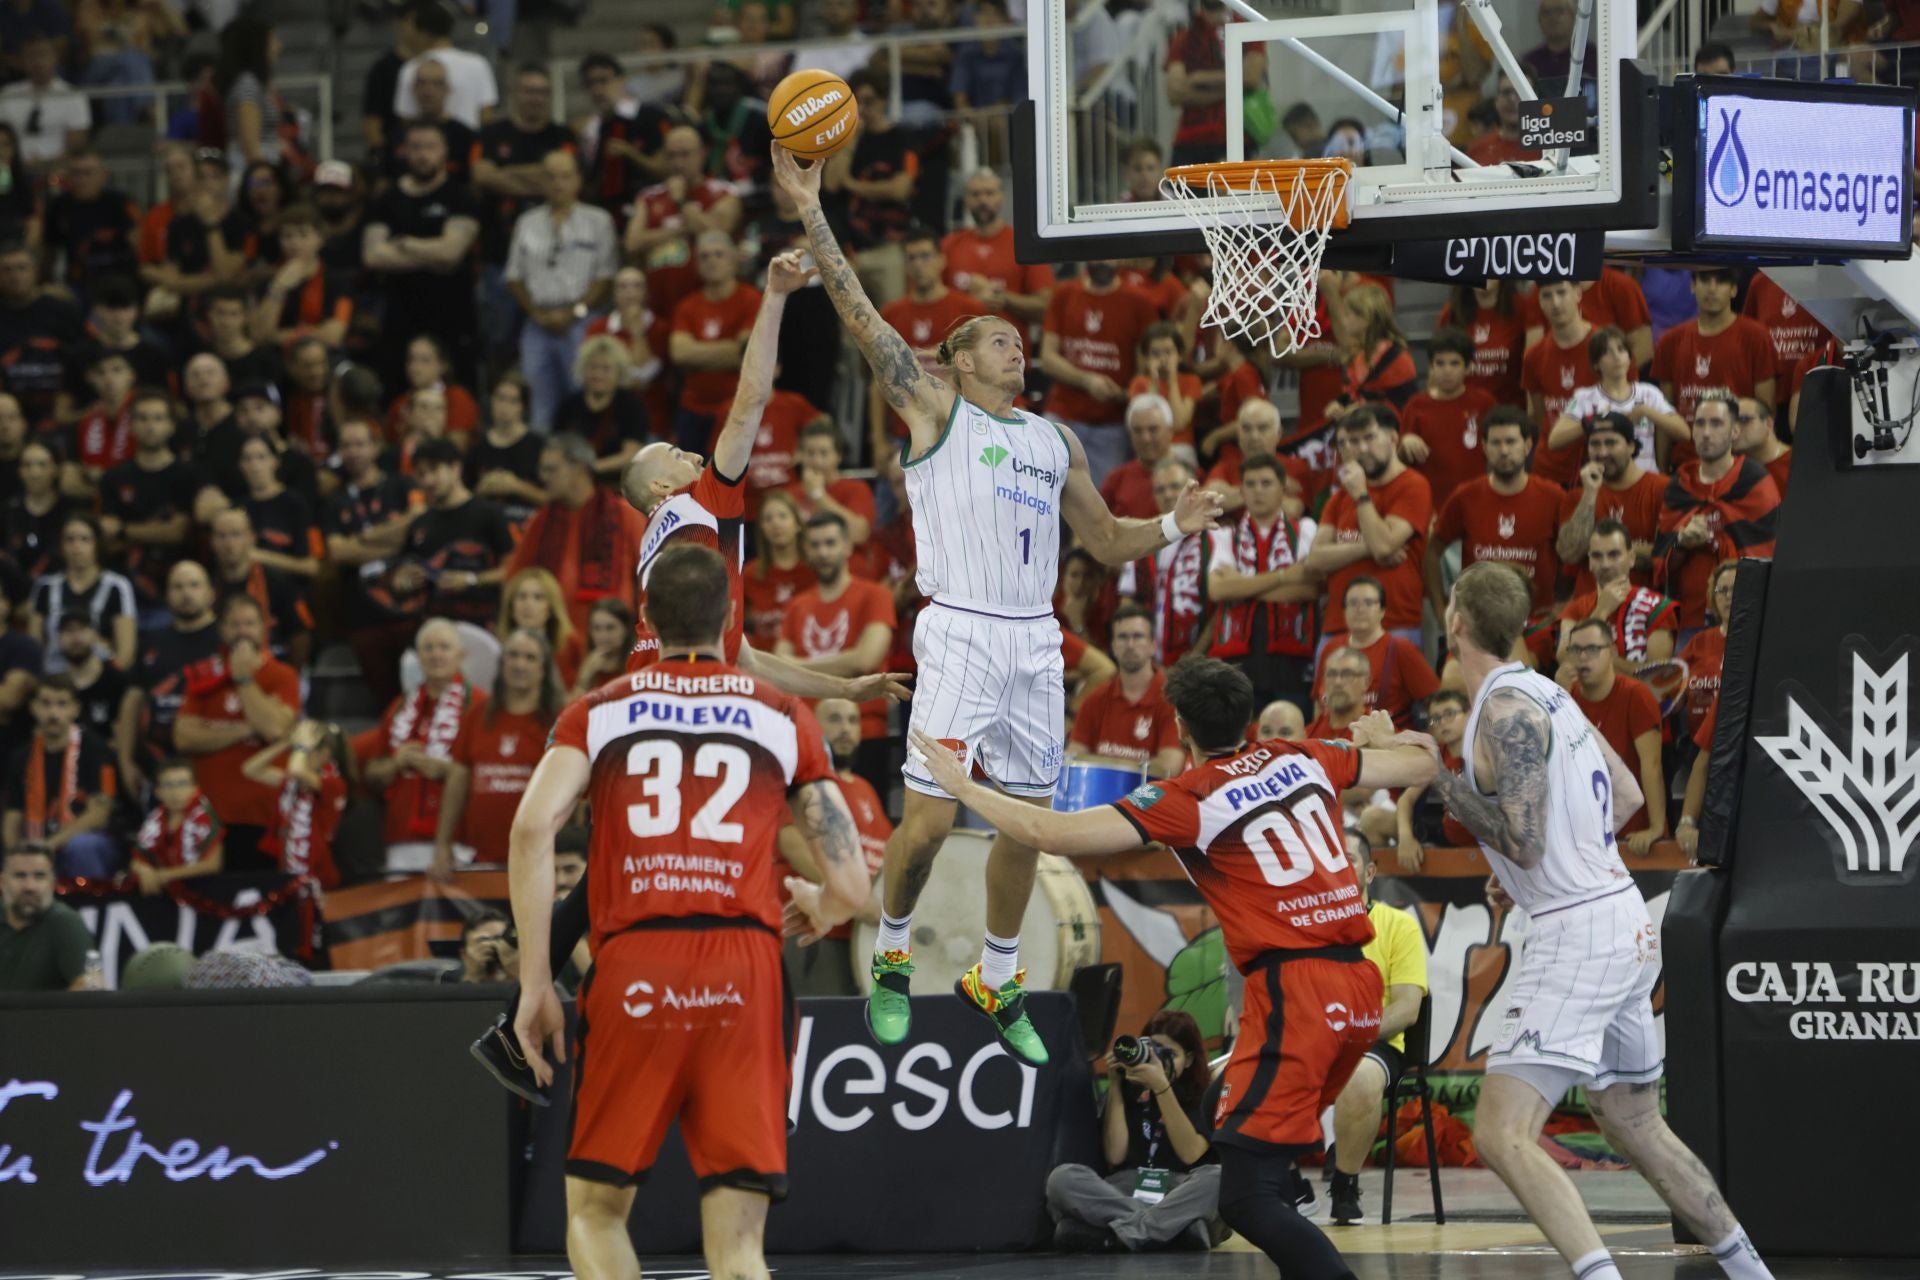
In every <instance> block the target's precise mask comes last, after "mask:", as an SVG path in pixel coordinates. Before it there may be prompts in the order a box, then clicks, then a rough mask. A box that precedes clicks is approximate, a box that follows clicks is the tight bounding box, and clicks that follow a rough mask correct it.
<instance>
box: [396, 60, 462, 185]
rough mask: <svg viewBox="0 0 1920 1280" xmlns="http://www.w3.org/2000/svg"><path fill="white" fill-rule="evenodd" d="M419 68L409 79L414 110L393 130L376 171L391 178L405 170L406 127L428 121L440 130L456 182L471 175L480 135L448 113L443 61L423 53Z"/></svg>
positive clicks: (448, 85)
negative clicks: (411, 78) (391, 137)
mask: <svg viewBox="0 0 1920 1280" xmlns="http://www.w3.org/2000/svg"><path fill="white" fill-rule="evenodd" d="M419 67H420V70H419V72H418V74H416V75H415V77H414V81H413V100H414V103H415V107H416V110H415V111H414V113H413V114H412V115H411V116H409V117H407V118H406V119H405V120H404V121H402V124H401V128H400V129H398V130H396V132H395V140H394V143H393V145H392V146H390V147H388V148H387V154H386V155H385V156H384V157H382V159H381V162H380V174H381V176H382V178H384V179H385V180H386V181H388V182H392V181H393V180H394V179H395V178H398V177H399V176H400V175H401V174H403V173H405V172H406V171H407V130H408V129H411V128H412V127H414V126H415V125H432V126H433V127H434V128H436V129H438V130H440V133H441V136H442V137H444V138H446V140H447V175H448V176H449V177H451V178H454V179H457V180H458V181H460V182H470V181H472V179H473V148H474V144H475V143H476V142H478V141H479V138H480V135H479V134H478V133H476V132H475V131H474V129H473V128H472V127H471V126H470V125H468V124H466V123H464V122H463V121H461V120H458V119H456V118H455V117H454V116H452V115H450V114H448V111H447V100H448V98H449V96H450V95H451V93H452V88H453V86H452V84H451V83H450V82H449V81H448V79H447V68H446V64H445V63H444V62H443V61H442V60H441V59H440V57H439V56H438V55H435V54H431V53H429V54H425V55H423V56H422V57H421V58H420V60H419Z"/></svg>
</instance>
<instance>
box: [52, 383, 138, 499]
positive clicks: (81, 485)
mask: <svg viewBox="0 0 1920 1280" xmlns="http://www.w3.org/2000/svg"><path fill="white" fill-rule="evenodd" d="M87 385H88V386H89V387H91V388H92V389H93V397H94V398H93V403H92V404H91V405H89V406H87V409H86V412H85V413H84V414H82V415H81V418H80V421H78V422H76V423H75V424H74V426H73V442H74V446H75V457H74V462H76V463H77V464H78V469H77V470H76V469H74V468H71V467H70V468H68V469H67V470H66V473H65V475H64V476H63V477H62V479H63V480H64V481H66V484H65V488H66V490H67V494H68V496H69V497H74V498H88V499H91V498H94V497H96V496H97V495H98V494H99V491H100V477H101V476H102V475H103V474H105V473H106V471H107V470H108V469H109V468H111V467H117V466H119V465H120V464H121V463H123V462H125V461H127V460H128V459H130V458H132V457H133V455H134V452H135V449H136V441H135V440H134V438H133V391H134V387H133V365H132V363H131V362H129V361H128V359H127V357H126V356H125V355H124V354H123V353H121V352H118V351H111V350H108V349H106V348H104V347H102V348H99V349H97V350H96V351H95V352H94V355H93V360H92V363H91V364H90V365H89V367H88V368H87Z"/></svg>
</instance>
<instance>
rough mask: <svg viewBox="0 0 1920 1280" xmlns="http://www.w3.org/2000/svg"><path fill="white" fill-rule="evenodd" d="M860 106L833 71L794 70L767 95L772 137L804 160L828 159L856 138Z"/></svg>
mask: <svg viewBox="0 0 1920 1280" xmlns="http://www.w3.org/2000/svg"><path fill="white" fill-rule="evenodd" d="M859 123H860V107H859V104H858V103H857V102H855V101H854V97H853V90H852V89H851V88H849V87H848V86H847V82H846V81H845V80H842V79H841V78H840V77H839V76H837V75H835V74H833V72H831V71H820V70H808V71H795V72H793V73H792V74H791V75H789V76H788V77H787V78H786V79H784V80H782V81H781V82H780V83H779V84H777V85H775V86H774V90H773V92H772V93H770V94H768V95H767V128H769V129H770V130H772V131H773V140H774V141H775V142H776V143H778V144H779V145H780V146H782V147H785V148H786V149H787V150H788V151H791V152H792V153H793V154H794V155H796V156H798V157H799V158H800V159H802V160H813V161H816V162H817V161H821V160H825V159H826V158H827V157H828V156H830V155H832V154H833V153H834V152H836V151H838V150H840V148H842V147H844V146H846V145H847V144H848V143H849V142H852V141H853V135H854V131H855V129H856V128H857V126H858V125H859Z"/></svg>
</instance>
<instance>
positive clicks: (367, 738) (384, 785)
mask: <svg viewBox="0 0 1920 1280" xmlns="http://www.w3.org/2000/svg"><path fill="white" fill-rule="evenodd" d="M632 563H633V562H632V561H631V560H629V561H627V564H629V565H631V564H632ZM414 652H415V653H416V654H417V655H418V656H419V659H420V672H421V677H422V678H421V682H420V686H419V687H418V688H416V689H414V690H413V691H412V692H407V693H402V694H401V695H400V696H399V697H398V698H396V699H394V702H393V705H391V706H389V707H388V708H387V711H386V714H385V715H384V716H382V717H381V720H380V723H379V724H378V725H377V726H375V727H374V728H372V729H369V730H367V731H366V732H365V733H363V734H360V735H359V736H358V737H356V738H355V739H354V740H353V751H354V755H355V756H357V757H358V758H359V761H360V770H361V777H362V778H364V779H365V781H366V784H367V785H368V786H369V787H371V788H372V789H373V790H375V791H378V792H381V793H382V794H383V796H384V798H385V800H386V809H387V816H386V839H387V870H388V871H425V872H426V873H427V874H428V875H430V876H432V877H433V878H434V879H436V880H446V879H450V878H451V877H452V874H453V869H454V867H455V866H456V865H461V864H464V863H468V862H471V861H472V860H473V850H472V848H471V847H469V846H466V845H457V846H454V847H452V848H449V849H439V848H436V846H435V841H436V839H437V837H438V835H439V830H440V808H441V805H442V803H443V802H444V800H445V798H446V785H447V779H448V778H449V777H450V776H451V775H452V773H453V771H454V770H455V769H456V768H457V767H458V765H457V764H456V763H455V762H454V759H453V751H454V744H455V743H456V742H458V741H459V739H460V735H461V734H462V733H463V732H465V731H466V727H467V724H468V722H469V721H470V720H472V719H473V718H474V717H476V716H478V715H480V714H481V713H482V712H484V711H485V710H486V706H487V695H486V694H485V693H484V692H483V691H481V690H479V689H476V688H474V687H473V685H472V683H471V682H470V681H469V680H468V679H467V677H466V676H465V674H464V673H462V671H461V670H460V663H461V661H462V659H463V658H464V657H465V654H466V651H465V647H464V646H463V645H462V644H461V641H460V633H459V631H457V630H456V629H455V628H454V625H453V623H451V622H449V621H448V620H447V619H445V618H429V619H428V620H427V621H426V622H425V623H423V624H422V625H421V627H420V631H419V634H418V635H417V637H416V638H415V640H414Z"/></svg>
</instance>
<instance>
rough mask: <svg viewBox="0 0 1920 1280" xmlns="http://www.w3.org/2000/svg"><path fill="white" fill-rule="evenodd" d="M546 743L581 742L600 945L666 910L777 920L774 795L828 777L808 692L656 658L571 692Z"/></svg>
mask: <svg viewBox="0 0 1920 1280" xmlns="http://www.w3.org/2000/svg"><path fill="white" fill-rule="evenodd" d="M555 747H572V748H574V749H576V750H578V751H583V752H585V753H586V756H587V760H588V763H589V767H590V774H589V777H588V782H587V799H588V801H589V802H590V803H591V804H592V806H593V837H592V843H591V844H590V845H589V847H588V852H587V903H588V908H589V910H590V912H591V915H592V920H593V939H594V944H595V946H596V947H597V946H598V945H599V943H600V941H601V940H602V939H604V938H606V937H608V936H610V935H612V934H615V933H619V932H620V931H621V930H623V929H627V928H630V927H632V926H633V925H636V924H640V923H642V922H644V921H649V920H655V919H660V918H663V917H685V916H734V917H742V918H745V919H750V920H757V921H759V922H761V923H763V924H765V925H766V926H767V927H768V928H770V929H772V930H773V931H774V932H775V933H778V932H779V930H780V902H779V898H778V896H777V895H776V893H775V891H774V883H773V867H774V857H773V854H774V836H775V833H776V832H777V831H778V829H779V826H780V823H781V821H782V815H783V814H784V813H785V812H786V806H785V805H784V804H783V803H782V802H783V801H784V800H785V798H786V795H787V793H788V792H789V791H791V790H792V789H793V788H795V787H798V786H802V785H804V784H806V783H809V782H817V781H819V780H821V779H823V778H831V777H833V761H832V759H831V758H830V757H829V756H828V755H827V748H826V742H825V740H824V739H823V738H822V737H821V733H820V725H819V722H818V721H817V720H815V719H814V716H813V712H812V710H811V709H809V708H808V706H807V704H806V703H804V702H802V701H800V700H799V699H798V698H795V697H793V696H791V695H790V694H786V693H783V692H781V691H780V690H779V689H776V688H774V687H773V686H772V685H770V684H766V683H765V682H763V681H758V680H755V679H754V678H753V677H752V676H749V675H746V674H744V673H742V672H741V671H740V670H739V669H737V668H735V667H732V666H729V665H727V664H726V663H722V662H713V661H709V660H706V659H702V660H699V661H696V662H679V661H675V662H670V663H656V664H654V665H652V666H649V667H647V668H646V669H644V670H642V671H639V672H635V673H633V674H631V675H625V676H621V677H619V678H618V679H615V680H611V681H609V682H608V683H606V684H604V685H602V686H600V688H598V689H596V690H594V691H593V692H592V693H590V694H588V695H587V696H586V697H584V698H579V699H576V700H575V701H574V702H573V703H572V704H571V705H569V706H568V707H567V709H566V710H565V711H562V712H561V713H560V719H559V720H558V722H556V723H555V725H554V727H553V736H552V738H551V739H550V740H549V742H548V750H552V749H554V748H555Z"/></svg>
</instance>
